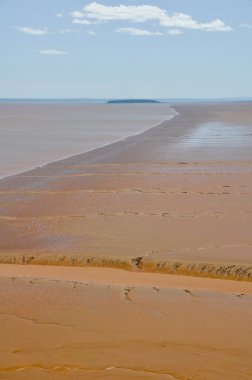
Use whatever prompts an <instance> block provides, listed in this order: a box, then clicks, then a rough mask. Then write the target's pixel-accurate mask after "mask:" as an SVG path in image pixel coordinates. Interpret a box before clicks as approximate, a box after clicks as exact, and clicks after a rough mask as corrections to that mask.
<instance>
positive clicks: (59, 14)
mask: <svg viewBox="0 0 252 380" xmlns="http://www.w3.org/2000/svg"><path fill="white" fill-rule="evenodd" d="M56 17H59V18H63V17H64V15H63V14H62V13H57V14H56Z"/></svg>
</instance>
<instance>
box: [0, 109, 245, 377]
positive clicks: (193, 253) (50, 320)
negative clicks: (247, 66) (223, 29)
mask: <svg viewBox="0 0 252 380" xmlns="http://www.w3.org/2000/svg"><path fill="white" fill-rule="evenodd" d="M175 108H176V110H177V111H178V112H179V115H178V116H176V117H175V118H174V119H172V120H170V121H168V122H165V123H163V124H161V125H160V126H158V127H156V128H153V129H151V130H149V131H146V132H144V133H143V134H141V135H139V136H134V137H130V138H128V139H126V140H124V141H121V142H117V143H114V144H111V145H109V146H106V147H104V148H101V149H96V150H94V151H92V152H88V153H85V154H83V155H79V156H75V157H72V158H68V159H66V160H62V161H59V162H56V163H51V164H49V165H47V166H45V167H42V168H38V169H35V170H32V171H30V172H26V173H23V174H20V175H17V176H13V177H10V178H6V179H3V180H1V181H0V213H1V217H0V228H1V238H0V262H2V263H5V264H2V265H1V266H0V282H1V286H0V290H1V307H0V313H1V314H0V318H1V320H2V323H1V326H2V332H1V337H3V339H2V343H1V344H0V349H1V351H2V355H1V359H0V379H1V378H2V379H34V378H36V379H39V380H40V379H41V380H42V379H58V378H61V379H63V378H66V379H78V378H80V379H107V378H108V379H110V378H111V379H119V378H120V379H148V378H152V379H168V380H169V379H171V380H174V379H180V380H182V379H183V380H186V379H187V380H188V379H193V380H200V379H202V380H210V379H214V380H219V379H221V380H225V379H227V380H240V379H241V380H242V379H250V378H251V377H252V366H251V357H252V344H251V333H252V330H251V329H252V328H251V320H252V318H251V317H252V308H251V306H252V305H251V301H252V288H251V286H252V284H251V280H252V259H251V258H252V238H251V222H252V215H251V204H252V202H251V201H252V197H251V195H252V179H251V171H252V165H251V163H252V149H251V146H252V141H251V139H252V105H251V103H241V104H238V103H233V104H211V105H188V106H176V107H175ZM6 263H12V265H7V264H6ZM13 264H46V265H54V266H51V267H50V266H49V267H48V266H44V267H43V266H42V267H41V266H40V265H36V266H33V265H23V266H17V265H13ZM63 266H67V267H63ZM73 266H75V267H74V268H73ZM80 266H89V267H90V266H96V267H103V268H80ZM77 267H79V268H77ZM105 267H114V268H124V269H127V270H128V271H121V270H119V269H109V268H105ZM144 272H145V273H144ZM146 272H163V273H173V275H172V276H170V275H168V274H165V275H164V274H158V273H146ZM174 274H175V275H174ZM176 274H180V276H176ZM185 274H186V275H187V276H182V275H185ZM188 275H190V277H189V276H188ZM195 276H197V278H196V277H195ZM200 277H201V278H200ZM202 277H210V279H207V278H202ZM214 277H215V278H217V279H214ZM226 279H228V281H227V280H226ZM232 280H242V281H232Z"/></svg>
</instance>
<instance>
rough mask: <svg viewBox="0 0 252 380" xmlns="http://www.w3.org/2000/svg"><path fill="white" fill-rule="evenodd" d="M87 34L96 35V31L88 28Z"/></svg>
mask: <svg viewBox="0 0 252 380" xmlns="http://www.w3.org/2000/svg"><path fill="white" fill-rule="evenodd" d="M87 34H90V36H96V33H95V31H94V30H87Z"/></svg>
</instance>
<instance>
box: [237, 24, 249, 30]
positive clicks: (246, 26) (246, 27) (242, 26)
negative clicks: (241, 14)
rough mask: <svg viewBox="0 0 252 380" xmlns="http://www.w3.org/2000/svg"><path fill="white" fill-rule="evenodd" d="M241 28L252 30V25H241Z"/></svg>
mask: <svg viewBox="0 0 252 380" xmlns="http://www.w3.org/2000/svg"><path fill="white" fill-rule="evenodd" d="M240 27H241V28H244V29H252V25H249V24H241V25H240Z"/></svg>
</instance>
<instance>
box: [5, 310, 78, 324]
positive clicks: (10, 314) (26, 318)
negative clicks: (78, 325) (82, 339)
mask: <svg viewBox="0 0 252 380" xmlns="http://www.w3.org/2000/svg"><path fill="white" fill-rule="evenodd" d="M1 315H3V316H4V315H7V316H10V317H14V318H18V319H23V320H25V321H29V322H32V323H34V324H36V325H52V326H57V327H70V328H73V326H72V325H64V324H61V323H58V322H40V321H38V320H37V319H36V318H29V317H24V316H22V315H18V314H14V313H1V312H0V316H1Z"/></svg>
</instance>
